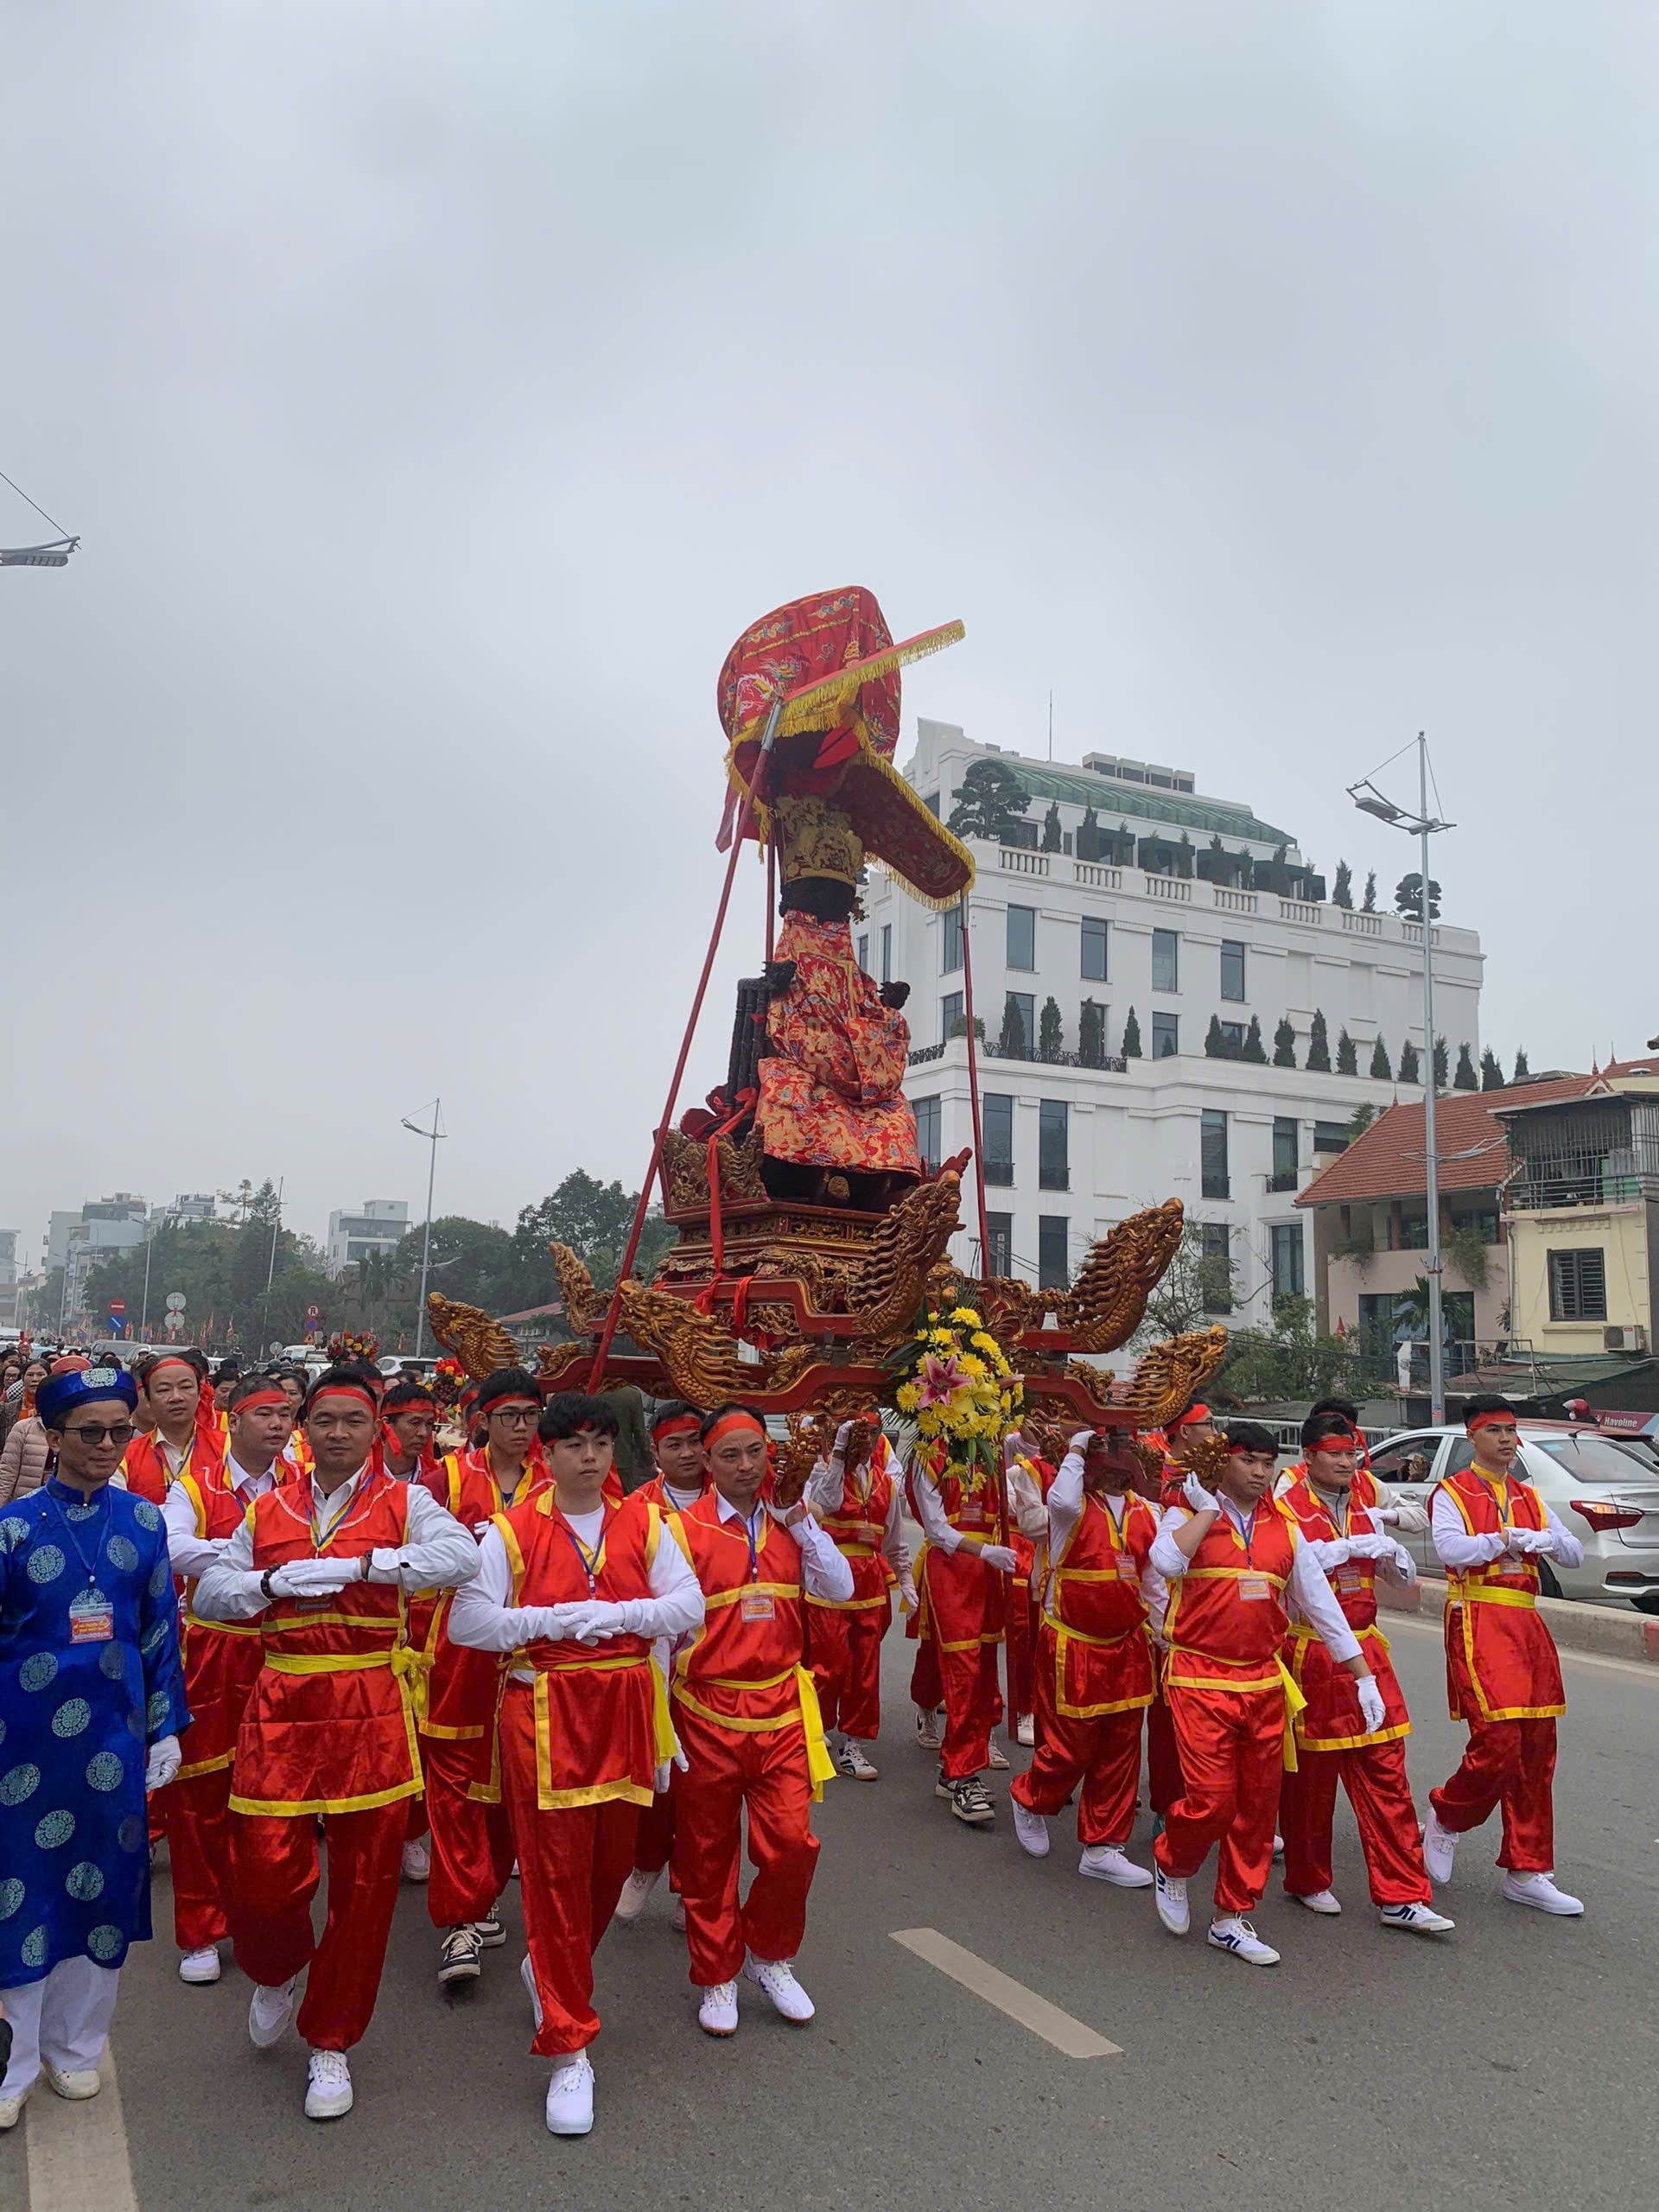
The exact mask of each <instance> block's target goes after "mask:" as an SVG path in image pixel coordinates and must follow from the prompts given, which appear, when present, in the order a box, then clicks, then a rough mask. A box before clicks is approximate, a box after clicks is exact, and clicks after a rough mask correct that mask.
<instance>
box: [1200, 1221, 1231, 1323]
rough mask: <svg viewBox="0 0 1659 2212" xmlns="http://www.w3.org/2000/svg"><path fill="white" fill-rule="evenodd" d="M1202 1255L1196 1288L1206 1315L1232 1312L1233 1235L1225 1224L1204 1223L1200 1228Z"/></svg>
mask: <svg viewBox="0 0 1659 2212" xmlns="http://www.w3.org/2000/svg"><path fill="white" fill-rule="evenodd" d="M1198 1233H1199V1236H1200V1238H1201V1239H1202V1256H1201V1258H1200V1261H1199V1288H1200V1295H1201V1296H1202V1298H1203V1300H1204V1310H1205V1313H1231V1312H1232V1310H1233V1232H1232V1230H1230V1228H1229V1227H1228V1226H1227V1224H1226V1223H1225V1222H1224V1221H1206V1222H1205V1223H1203V1224H1201V1226H1200V1229H1199V1232H1198Z"/></svg>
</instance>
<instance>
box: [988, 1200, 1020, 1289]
mask: <svg viewBox="0 0 1659 2212" xmlns="http://www.w3.org/2000/svg"><path fill="white" fill-rule="evenodd" d="M985 1234H986V1236H988V1238H989V1239H990V1246H991V1264H990V1266H989V1268H988V1269H987V1271H986V1272H987V1273H988V1274H994V1275H1011V1274H1013V1273H1014V1216H1013V1215H1012V1214H1011V1213H988V1214H987V1215H986V1217H985Z"/></svg>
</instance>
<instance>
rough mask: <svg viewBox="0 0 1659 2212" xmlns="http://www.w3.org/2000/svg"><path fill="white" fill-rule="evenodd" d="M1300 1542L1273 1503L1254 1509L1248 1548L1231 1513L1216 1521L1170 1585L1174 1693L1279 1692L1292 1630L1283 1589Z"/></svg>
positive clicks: (1167, 1628)
mask: <svg viewBox="0 0 1659 2212" xmlns="http://www.w3.org/2000/svg"><path fill="white" fill-rule="evenodd" d="M1295 1541H1296V1540H1295V1537H1294V1534H1293V1529H1292V1523H1291V1521H1290V1519H1289V1517H1288V1516H1287V1515H1285V1514H1282V1513H1281V1512H1280V1511H1279V1510H1278V1509H1277V1508H1276V1506H1275V1505H1274V1502H1273V1500H1272V1499H1271V1498H1263V1499H1262V1503H1261V1504H1260V1505H1258V1506H1257V1507H1256V1509H1255V1515H1254V1516H1253V1518H1252V1521H1251V1524H1250V1533H1249V1541H1248V1542H1247V1541H1246V1539H1245V1538H1244V1537H1243V1535H1240V1533H1239V1531H1238V1529H1237V1528H1236V1526H1235V1525H1234V1523H1233V1521H1232V1519H1231V1517H1230V1515H1228V1514H1227V1513H1225V1512H1221V1513H1218V1514H1217V1516H1216V1517H1215V1520H1214V1521H1213V1522H1211V1526H1210V1528H1209V1529H1208V1530H1207V1531H1206V1533H1205V1537H1204V1541H1202V1542H1201V1543H1200V1544H1199V1546H1198V1549H1197V1551H1196V1552H1194V1554H1192V1561H1191V1564H1190V1565H1189V1566H1188V1567H1187V1570H1186V1573H1185V1574H1182V1575H1178V1576H1177V1577H1176V1578H1175V1580H1173V1582H1172V1583H1171V1584H1170V1586H1169V1610H1168V1611H1167V1612H1166V1615H1165V1617H1164V1634H1165V1637H1166V1640H1167V1642H1168V1644H1169V1663H1168V1667H1167V1669H1166V1675H1165V1680H1166V1684H1167V1686H1168V1687H1169V1688H1171V1689H1196V1690H1246V1691H1256V1690H1262V1691H1266V1690H1281V1691H1282V1689H1283V1687H1284V1677H1283V1675H1281V1673H1280V1671H1279V1656H1278V1655H1279V1648H1280V1646H1281V1644H1282V1643H1283V1642H1284V1640H1285V1635H1286V1632H1287V1630H1288V1628H1289V1626H1290V1617H1289V1615H1288V1613H1287V1611H1286V1610H1285V1587H1286V1585H1287V1583H1288V1581H1289V1580H1290V1570H1291V1566H1292V1563H1293V1560H1294V1556H1295Z"/></svg>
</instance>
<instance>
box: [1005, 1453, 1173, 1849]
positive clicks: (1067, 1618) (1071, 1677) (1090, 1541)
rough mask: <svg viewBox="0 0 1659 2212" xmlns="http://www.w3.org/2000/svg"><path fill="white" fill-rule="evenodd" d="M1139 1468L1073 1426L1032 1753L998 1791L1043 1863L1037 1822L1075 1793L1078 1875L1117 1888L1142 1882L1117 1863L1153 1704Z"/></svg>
mask: <svg viewBox="0 0 1659 2212" xmlns="http://www.w3.org/2000/svg"><path fill="white" fill-rule="evenodd" d="M1138 1465H1139V1462H1138V1460H1137V1459H1135V1453H1134V1452H1132V1451H1131V1450H1130V1449H1129V1447H1128V1444H1127V1442H1124V1441H1122V1440H1120V1439H1118V1438H1117V1437H1116V1436H1113V1435H1106V1436H1098V1435H1096V1433H1094V1432H1093V1431H1092V1430H1091V1429H1083V1430H1080V1431H1079V1432H1078V1433H1077V1435H1075V1436H1074V1437H1073V1438H1072V1439H1071V1448H1070V1450H1069V1451H1068V1452H1067V1453H1066V1455H1065V1459H1064V1460H1062V1462H1061V1463H1060V1470H1059V1472H1058V1474H1057V1475H1056V1476H1055V1478H1054V1479H1053V1481H1052V1483H1051V1484H1050V1485H1049V1491H1048V1500H1047V1506H1046V1512H1047V1518H1048V1553H1047V1556H1048V1560H1049V1566H1048V1570H1047V1576H1046V1586H1045V1589H1044V1602H1043V1614H1042V1624H1041V1626H1040V1628H1039V1631H1038V1640H1037V1662H1036V1690H1037V1696H1038V1700H1039V1708H1038V1709H1039V1715H1040V1718H1041V1721H1042V1726H1041V1728H1040V1730H1039V1733H1038V1740H1037V1755H1036V1757H1035V1758H1033V1761H1032V1763H1031V1764H1030V1766H1029V1767H1028V1768H1027V1770H1026V1772H1025V1773H1024V1774H1021V1775H1016V1776H1015V1777H1014V1783H1013V1784H1012V1786H1011V1788H1010V1789H1009V1793H1008V1794H1009V1796H1010V1797H1011V1798H1012V1800H1013V1803H1014V1834H1015V1835H1016V1836H1017V1837H1018V1838H1019V1840H1020V1845H1021V1847H1023V1848H1024V1849H1025V1850H1026V1851H1028V1852H1029V1853H1031V1855H1032V1857H1033V1859H1045V1858H1046V1857H1047V1855H1048V1820H1047V1815H1049V1814H1051V1813H1058V1811H1059V1810H1060V1809H1061V1808H1062V1807H1063V1806H1065V1804H1066V1803H1067V1802H1068V1801H1069V1800H1070V1798H1071V1796H1072V1794H1073V1792H1074V1791H1077V1790H1078V1789H1079V1787H1080V1788H1081V1795H1080V1796H1079V1797H1078V1801H1077V1840H1078V1842H1079V1843H1080V1844H1082V1846H1083V1856H1082V1858H1081V1859H1079V1860H1078V1861H1077V1872H1079V1873H1080V1874H1087V1875H1090V1876H1091V1877H1092V1878H1094V1879H1095V1880H1096V1881H1102V1882H1111V1883H1113V1884H1115V1885H1116V1887H1117V1888H1119V1889H1121V1890H1144V1889H1149V1888H1150V1887H1151V1886H1152V1881H1153V1876H1152V1873H1151V1871H1150V1869H1149V1868H1147V1867H1145V1866H1136V1865H1135V1862H1134V1861H1133V1860H1132V1859H1128V1858H1127V1857H1126V1856H1125V1855H1124V1846H1125V1845H1126V1844H1127V1843H1128V1840H1129V1833H1130V1831H1131V1829H1132V1828H1133V1827H1134V1826H1135V1800H1136V1796H1137V1794H1138V1791H1139V1789H1140V1783H1141V1714H1142V1713H1144V1712H1145V1710H1146V1709H1147V1707H1148V1706H1149V1705H1150V1704H1151V1703H1152V1652H1151V1645H1150V1643H1149V1640H1148V1619H1149V1617H1150V1616H1151V1615H1153V1614H1154V1613H1155V1614H1157V1615H1160V1616H1161V1613H1162V1610H1163V1603H1164V1591H1163V1586H1162V1585H1161V1583H1160V1580H1159V1578H1158V1576H1157V1574H1156V1573H1155V1572H1154V1569H1153V1567H1152V1566H1151V1564H1150V1554H1151V1551H1152V1547H1153V1543H1154V1540H1155V1538H1156V1536H1157V1534H1158V1516H1157V1514H1156V1512H1155V1511H1154V1509H1153V1508H1152V1507H1151V1506H1150V1505H1148V1504H1147V1502H1146V1500H1145V1499H1144V1498H1141V1497H1135V1496H1134V1495H1133V1494H1132V1493H1131V1491H1130V1489H1129V1484H1131V1482H1132V1481H1133V1480H1134V1478H1135V1471H1136V1468H1137V1466H1138Z"/></svg>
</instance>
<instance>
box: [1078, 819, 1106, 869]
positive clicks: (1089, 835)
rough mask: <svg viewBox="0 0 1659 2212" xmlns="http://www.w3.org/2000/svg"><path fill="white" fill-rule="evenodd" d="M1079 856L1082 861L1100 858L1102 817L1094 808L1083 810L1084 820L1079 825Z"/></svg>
mask: <svg viewBox="0 0 1659 2212" xmlns="http://www.w3.org/2000/svg"><path fill="white" fill-rule="evenodd" d="M1077 858H1078V859H1079V860H1080V861H1097V860H1098V859H1099V858H1100V817H1099V816H1098V815H1097V814H1096V812H1095V810H1094V808H1093V807H1092V806H1085V807H1084V810H1083V819H1082V821H1081V822H1079V823H1078V824H1077Z"/></svg>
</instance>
